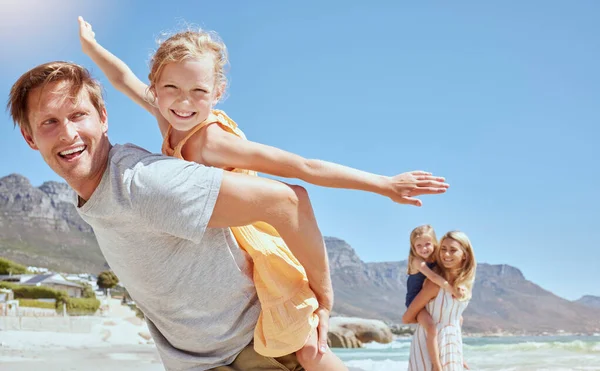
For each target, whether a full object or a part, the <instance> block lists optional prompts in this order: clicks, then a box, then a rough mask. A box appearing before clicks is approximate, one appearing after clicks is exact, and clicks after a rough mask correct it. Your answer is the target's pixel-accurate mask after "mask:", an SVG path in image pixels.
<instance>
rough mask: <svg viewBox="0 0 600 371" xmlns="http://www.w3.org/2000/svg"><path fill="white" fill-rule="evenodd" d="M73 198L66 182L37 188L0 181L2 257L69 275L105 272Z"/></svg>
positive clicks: (23, 181)
mask: <svg viewBox="0 0 600 371" xmlns="http://www.w3.org/2000/svg"><path fill="white" fill-rule="evenodd" d="M73 197H74V196H73V191H72V190H71V189H70V188H69V186H68V185H66V184H65V183H57V182H46V183H44V184H42V185H41V186H39V187H33V186H32V185H31V183H30V182H29V180H28V179H27V178H25V177H23V176H21V175H18V174H12V175H9V176H6V177H4V178H0V256H3V257H5V258H8V259H11V260H14V261H16V262H19V263H21V264H24V265H28V266H31V265H33V266H40V267H47V268H50V269H55V270H60V271H67V272H89V273H99V272H100V271H102V270H105V269H106V267H107V266H106V262H105V260H104V257H103V256H102V253H101V252H100V250H99V248H98V243H97V242H96V238H95V236H94V233H93V231H92V228H91V227H90V226H89V225H88V224H86V223H85V222H84V221H83V220H82V219H81V218H80V217H79V215H78V214H77V211H76V210H75V207H74V206H73V203H72V201H71V200H72V199H73Z"/></svg>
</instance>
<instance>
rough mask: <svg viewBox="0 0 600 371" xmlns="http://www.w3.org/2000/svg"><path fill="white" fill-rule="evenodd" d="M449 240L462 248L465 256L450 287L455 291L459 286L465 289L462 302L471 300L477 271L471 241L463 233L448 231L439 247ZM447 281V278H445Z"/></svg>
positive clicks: (439, 259) (439, 258)
mask: <svg viewBox="0 0 600 371" xmlns="http://www.w3.org/2000/svg"><path fill="white" fill-rule="evenodd" d="M446 239H451V240H454V241H456V242H458V243H459V244H460V246H461V247H462V250H463V253H464V255H465V259H464V260H463V262H462V264H461V266H460V268H459V269H458V275H457V276H456V278H455V280H454V282H453V283H452V286H453V287H454V288H455V289H458V288H459V287H460V286H462V287H464V288H465V297H464V298H462V300H468V299H470V298H471V295H472V291H473V283H474V281H475V271H476V269H477V262H476V261H475V254H474V253H473V246H472V245H471V241H470V240H469V237H467V235H466V234H465V233H464V232H461V231H450V232H448V233H446V234H445V235H444V236H443V237H442V238H441V239H440V246H441V245H442V244H443V243H444V240H446ZM441 251H442V250H441V249H440V250H439V251H438V256H437V259H438V261H441V257H440V256H439V254H441ZM440 268H441V269H442V271H443V272H444V275H445V276H446V271H445V269H444V268H443V267H440ZM445 278H446V279H448V277H445Z"/></svg>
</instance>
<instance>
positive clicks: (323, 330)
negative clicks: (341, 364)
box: [315, 307, 330, 354]
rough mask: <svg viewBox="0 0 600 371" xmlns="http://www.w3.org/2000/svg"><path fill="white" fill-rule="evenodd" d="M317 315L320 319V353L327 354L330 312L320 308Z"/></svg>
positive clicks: (318, 330) (318, 328)
mask: <svg viewBox="0 0 600 371" xmlns="http://www.w3.org/2000/svg"><path fill="white" fill-rule="evenodd" d="M315 313H316V314H317V316H318V317H319V326H318V327H317V332H318V334H317V335H318V338H317V341H318V346H319V353H321V354H324V353H326V352H327V349H329V347H328V346H327V333H328V332H329V313H330V311H329V309H326V308H323V307H319V308H318V309H317V310H316V312H315Z"/></svg>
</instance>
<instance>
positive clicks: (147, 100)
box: [78, 17, 169, 136]
mask: <svg viewBox="0 0 600 371" xmlns="http://www.w3.org/2000/svg"><path fill="white" fill-rule="evenodd" d="M78 21H79V40H80V41H81V49H82V50H83V52H84V53H85V54H87V55H88V56H89V57H90V58H91V59H92V60H93V61H94V63H95V64H96V65H97V66H98V67H99V68H100V69H101V70H102V72H103V73H104V74H105V75H106V77H107V78H108V80H109V81H110V83H111V84H112V85H113V86H114V87H115V89H117V90H119V91H120V92H122V93H123V94H125V95H127V96H128V97H129V98H130V99H131V100H133V101H134V102H136V103H137V104H139V105H140V106H142V108H144V109H145V110H146V111H148V112H150V113H151V114H152V115H154V116H155V117H156V119H157V121H158V126H159V128H160V131H161V133H162V134H163V136H164V135H165V133H166V131H167V129H168V127H169V123H168V122H167V121H166V120H165V119H164V118H163V117H162V115H161V114H160V112H158V109H157V108H156V107H155V106H154V105H153V104H152V103H153V102H154V97H153V96H152V94H150V92H149V90H148V85H146V84H144V83H143V82H142V81H141V80H140V79H138V78H137V76H136V75H135V74H134V73H133V71H131V69H130V68H129V67H128V66H127V65H126V64H125V63H124V62H123V61H122V60H120V59H119V58H117V57H116V56H115V55H113V54H112V53H111V52H109V51H108V50H106V49H105V48H104V47H102V45H100V44H99V43H98V42H97V41H96V38H95V33H94V31H93V30H92V26H91V25H90V24H89V23H87V22H86V21H85V20H83V18H82V17H79V18H78Z"/></svg>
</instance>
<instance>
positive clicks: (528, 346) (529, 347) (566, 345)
mask: <svg viewBox="0 0 600 371" xmlns="http://www.w3.org/2000/svg"><path fill="white" fill-rule="evenodd" d="M464 347H465V349H468V350H473V351H493V352H498V351H535V350H553V349H560V350H566V351H571V352H581V353H588V354H590V353H591V354H595V353H600V342H589V341H581V340H575V341H571V342H562V341H549V342H534V341H528V342H523V343H515V344H485V345H467V344H465V345H464Z"/></svg>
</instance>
